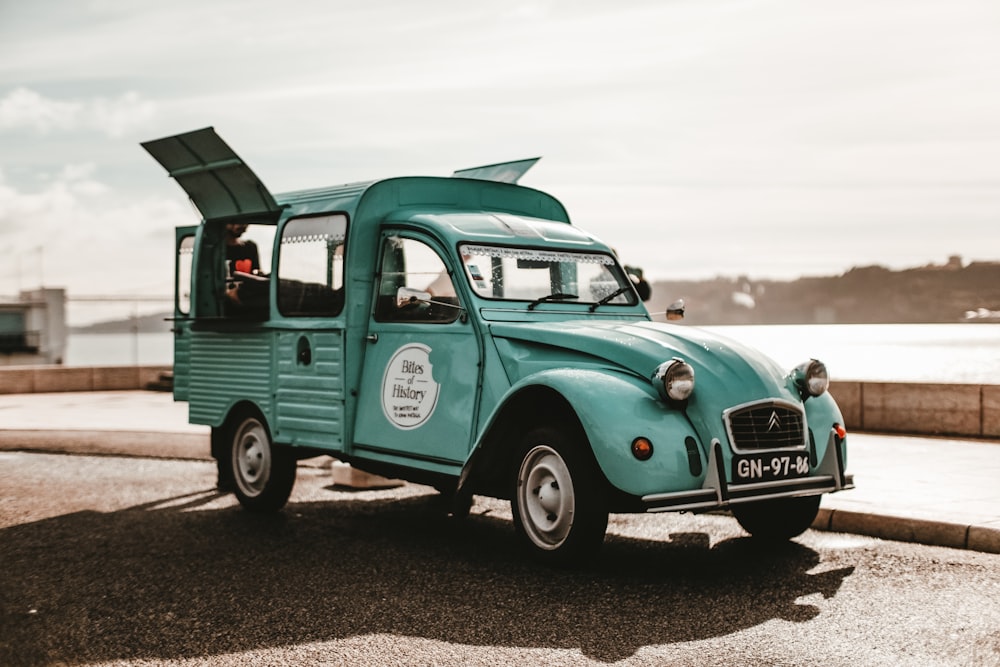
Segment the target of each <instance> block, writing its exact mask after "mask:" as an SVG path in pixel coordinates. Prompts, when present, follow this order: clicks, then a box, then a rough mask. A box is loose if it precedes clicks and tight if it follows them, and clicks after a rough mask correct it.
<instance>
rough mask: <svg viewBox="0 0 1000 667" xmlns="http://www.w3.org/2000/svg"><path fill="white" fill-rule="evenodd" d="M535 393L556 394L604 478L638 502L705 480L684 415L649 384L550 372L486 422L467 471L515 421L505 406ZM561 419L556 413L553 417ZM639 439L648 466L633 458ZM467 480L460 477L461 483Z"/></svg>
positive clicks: (614, 375) (625, 377)
mask: <svg viewBox="0 0 1000 667" xmlns="http://www.w3.org/2000/svg"><path fill="white" fill-rule="evenodd" d="M539 387H544V388H546V389H549V390H551V392H553V393H555V394H558V395H559V396H560V397H561V398H562V399H563V400H564V401H565V403H566V404H567V405H568V406H569V407H570V409H571V410H572V411H573V413H574V415H575V417H576V418H577V420H578V421H579V423H580V425H581V427H582V428H583V431H584V433H585V434H586V436H587V439H588V441H589V444H590V448H591V450H592V451H593V454H594V458H595V460H596V461H597V464H598V466H599V467H600V468H601V471H602V472H603V473H604V476H605V477H606V478H607V480H608V481H609V482H610V483H611V484H612V485H613V486H614V487H616V488H618V489H620V490H621V491H624V492H625V493H628V494H632V495H636V496H642V495H646V494H650V493H658V492H663V491H664V490H668V489H669V490H684V489H693V488H698V487H699V486H700V485H701V482H702V481H703V480H704V471H705V470H706V468H707V465H706V464H707V458H706V456H705V453H704V452H705V448H704V447H702V446H701V445H700V441H699V440H698V436H697V433H696V432H695V430H694V428H693V427H692V425H691V423H690V422H689V421H688V419H687V417H686V416H685V415H684V413H683V412H682V411H681V410H679V409H677V408H674V407H671V406H668V405H666V404H665V403H664V402H663V401H661V400H660V399H659V397H658V396H657V395H656V392H655V390H654V389H653V387H652V384H651V383H650V382H648V381H645V380H642V379H641V378H637V377H635V376H634V375H630V374H626V373H622V372H619V371H615V370H612V369H553V370H546V371H542V372H539V373H536V374H533V375H531V376H528V377H526V378H524V379H522V380H521V381H520V382H518V383H517V384H515V385H514V386H512V387H511V388H510V390H509V391H507V392H506V394H505V395H504V396H503V398H502V400H501V401H500V402H499V406H498V408H497V409H496V410H495V411H494V413H493V414H492V415H491V416H490V419H489V420H488V422H487V426H486V427H485V428H484V430H483V435H482V436H481V437H480V442H479V445H477V447H476V448H475V450H474V451H473V455H472V457H470V460H469V461H468V462H467V464H466V468H471V467H472V466H474V465H475V461H474V459H475V457H476V453H477V452H478V451H479V450H480V449H481V447H482V445H483V443H485V442H488V441H489V436H490V433H492V432H493V431H494V429H497V428H509V419H511V418H516V415H511V414H510V412H509V411H507V410H505V406H509V405H511V404H513V403H514V402H515V401H516V399H517V397H518V396H519V395H521V394H523V393H524V392H527V391H530V390H532V389H537V388H539ZM536 418H537V417H536ZM561 418H563V417H561V416H559V415H558V413H557V414H556V415H554V416H552V419H561ZM541 419H545V416H544V413H543V416H542V417H541ZM640 436H642V437H645V438H648V439H649V440H650V441H651V442H652V443H653V447H654V453H653V456H652V457H651V458H650V459H649V460H647V461H639V460H638V459H636V458H635V457H634V456H633V455H632V452H631V446H632V442H633V441H634V440H635V439H636V438H638V437H640ZM494 446H497V445H496V443H494ZM499 446H509V444H508V443H505V444H504V445H499ZM692 459H695V460H694V461H693V460H692ZM693 470H696V471H697V473H698V474H693V472H692V471H693ZM466 476H467V471H463V479H464V478H465V477H466Z"/></svg>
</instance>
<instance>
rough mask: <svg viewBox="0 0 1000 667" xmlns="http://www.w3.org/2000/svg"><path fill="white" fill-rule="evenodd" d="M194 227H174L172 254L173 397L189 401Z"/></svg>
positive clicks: (196, 230)
mask: <svg viewBox="0 0 1000 667" xmlns="http://www.w3.org/2000/svg"><path fill="white" fill-rule="evenodd" d="M197 233H198V228H197V227H178V228H177V229H176V230H175V244H174V249H175V251H176V254H175V257H174V326H173V327H172V329H171V331H173V334H174V400H175V401H186V400H188V395H189V389H190V385H191V321H192V318H191V284H192V282H191V278H192V275H193V271H192V268H193V266H194V242H195V236H196V234H197Z"/></svg>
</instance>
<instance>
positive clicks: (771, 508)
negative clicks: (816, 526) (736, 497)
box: [732, 496, 821, 542]
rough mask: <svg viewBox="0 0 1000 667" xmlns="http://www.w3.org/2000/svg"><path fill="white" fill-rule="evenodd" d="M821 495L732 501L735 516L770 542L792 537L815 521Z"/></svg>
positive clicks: (759, 536) (747, 529)
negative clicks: (756, 500) (744, 502)
mask: <svg viewBox="0 0 1000 667" xmlns="http://www.w3.org/2000/svg"><path fill="white" fill-rule="evenodd" d="M820 498H821V496H805V497H803V498H775V499H773V500H761V501H758V502H755V503H746V504H740V505H733V508H732V510H733V516H735V517H736V520H737V521H739V523H740V525H741V526H743V529H744V530H745V531H747V532H748V533H750V535H752V536H753V537H755V538H758V539H762V540H766V541H769V542H779V541H783V540H790V539H792V538H793V537H798V536H799V535H801V534H802V533H804V532H806V530H807V529H808V528H809V526H811V525H812V523H813V521H815V519H816V515H817V514H818V513H819V502H820Z"/></svg>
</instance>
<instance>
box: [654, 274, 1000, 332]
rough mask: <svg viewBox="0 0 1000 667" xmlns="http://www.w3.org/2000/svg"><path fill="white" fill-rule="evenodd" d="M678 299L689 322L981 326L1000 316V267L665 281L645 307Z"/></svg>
mask: <svg viewBox="0 0 1000 667" xmlns="http://www.w3.org/2000/svg"><path fill="white" fill-rule="evenodd" d="M678 298H683V299H684V301H685V305H686V307H687V313H686V317H685V320H686V321H687V322H688V323H689V324H883V323H885V324H889V323H893V324H894V323H918V322H926V323H932V322H966V321H978V320H981V319H991V318H989V317H988V316H990V315H1000V263H996V262H975V263H971V264H969V265H967V266H963V265H962V264H961V261H960V260H959V259H958V258H952V260H951V261H950V262H949V263H948V264H946V265H943V266H925V267H920V268H915V269H905V270H901V271H892V270H890V269H887V268H885V267H881V266H866V267H858V268H853V269H851V270H850V271H848V272H846V273H844V274H842V275H839V276H832V277H822V278H799V279H798V280H793V281H788V282H780V281H771V280H751V279H749V278H745V277H741V278H716V279H714V280H705V281H689V282H688V281H671V282H658V283H655V284H654V285H653V297H652V298H651V299H650V301H649V302H648V303H647V304H646V305H647V307H648V308H649V310H650V312H662V311H663V310H664V309H665V308H666V307H667V305H668V304H669V303H670V302H671V301H673V300H675V299H678ZM972 313H976V314H977V315H978V316H977V317H973V316H972ZM983 316H987V317H983ZM994 321H995V320H994Z"/></svg>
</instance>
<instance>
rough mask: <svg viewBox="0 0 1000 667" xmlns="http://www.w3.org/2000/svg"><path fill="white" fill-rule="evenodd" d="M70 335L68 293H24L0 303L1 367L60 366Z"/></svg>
mask: <svg viewBox="0 0 1000 667" xmlns="http://www.w3.org/2000/svg"><path fill="white" fill-rule="evenodd" d="M67 334H68V329H67V327H66V290H64V289H52V288H40V289H33V290H25V291H22V292H21V293H20V294H19V295H18V297H17V299H14V300H9V301H4V300H0V366H19V365H31V364H61V363H62V362H63V359H64V357H65V356H66V339H67Z"/></svg>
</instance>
